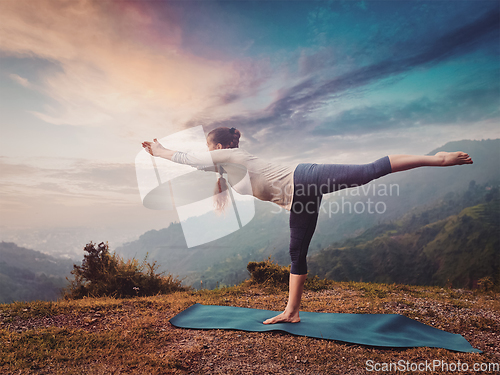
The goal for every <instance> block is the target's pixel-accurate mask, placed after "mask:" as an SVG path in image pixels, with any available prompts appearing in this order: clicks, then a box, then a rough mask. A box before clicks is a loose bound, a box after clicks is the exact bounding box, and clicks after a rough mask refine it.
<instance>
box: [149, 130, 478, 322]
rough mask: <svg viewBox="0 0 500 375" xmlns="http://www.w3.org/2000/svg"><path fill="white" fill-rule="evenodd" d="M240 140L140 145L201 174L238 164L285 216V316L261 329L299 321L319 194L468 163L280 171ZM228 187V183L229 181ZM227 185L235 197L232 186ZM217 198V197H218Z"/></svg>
mask: <svg viewBox="0 0 500 375" xmlns="http://www.w3.org/2000/svg"><path fill="white" fill-rule="evenodd" d="M240 136H241V134H240V132H239V131H238V130H236V129H235V128H231V129H229V128H226V127H220V128H216V129H214V130H212V131H211V132H210V133H209V134H208V136H207V146H208V150H209V152H208V153H207V152H205V153H184V152H178V151H174V150H168V149H166V148H164V147H163V146H162V145H161V144H160V143H159V142H158V140H157V139H154V141H153V142H143V143H142V146H143V147H144V148H145V150H146V151H147V152H149V153H150V154H151V155H153V156H158V157H162V158H166V159H169V160H172V161H174V162H177V163H182V164H189V165H191V166H194V167H197V168H200V169H206V168H207V167H209V164H211V167H212V169H211V170H216V171H217V167H216V168H215V169H214V168H213V166H214V165H215V166H219V167H221V166H222V167H224V165H226V164H228V165H230V164H238V165H243V166H244V167H245V168H246V169H247V171H248V174H249V177H250V183H251V194H252V195H253V196H255V197H256V198H258V199H261V200H264V201H270V202H274V203H276V204H278V205H280V206H281V207H283V208H285V209H287V210H289V211H290V257H291V271H290V284H289V296H288V304H287V306H286V308H285V311H283V312H282V313H281V314H279V315H277V316H275V317H273V318H270V319H267V320H266V321H264V322H263V323H264V324H274V323H281V322H288V323H298V322H300V317H299V308H300V300H301V297H302V291H303V288H304V282H305V280H306V278H307V264H306V256H307V250H308V248H309V243H310V242H311V238H312V236H313V234H314V230H315V228H316V222H317V219H318V213H319V209H320V204H321V198H322V196H323V194H327V193H331V192H334V191H337V190H340V189H345V188H348V187H356V186H361V185H363V184H366V183H368V182H370V181H372V180H374V179H376V178H379V177H382V176H385V175H387V174H389V173H394V172H400V171H405V170H408V169H413V168H418V167H424V166H430V167H446V166H452V165H461V164H472V159H471V158H470V156H469V155H468V154H466V153H464V152H460V151H459V152H438V153H437V154H436V155H432V156H430V155H426V156H416V155H389V156H385V157H383V158H381V159H378V160H376V161H375V162H373V163H369V164H362V165H354V164H298V165H296V166H293V167H284V166H280V165H277V164H274V163H268V162H265V161H263V160H261V159H259V158H257V157H255V156H253V155H251V154H249V153H247V152H245V151H243V150H241V149H239V148H238V144H239V139H240ZM221 182H222V183H221ZM229 182H230V183H231V179H230V181H229ZM231 185H232V186H233V188H234V189H235V190H236V191H238V192H240V191H239V190H238V188H237V187H236V186H235V185H233V184H231ZM217 187H218V192H219V193H220V192H222V191H224V190H225V180H223V179H219V181H218V184H217ZM243 190H244V189H243ZM247 190H248V189H247ZM216 192H217V191H216ZM242 193H245V192H242ZM247 193H248V192H247ZM217 195H218V196H220V194H217ZM221 206H223V204H220V202H219V207H221Z"/></svg>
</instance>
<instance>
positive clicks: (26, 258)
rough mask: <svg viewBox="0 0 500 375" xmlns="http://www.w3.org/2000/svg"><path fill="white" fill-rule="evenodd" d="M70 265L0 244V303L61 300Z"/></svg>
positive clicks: (69, 263) (8, 243)
mask: <svg viewBox="0 0 500 375" xmlns="http://www.w3.org/2000/svg"><path fill="white" fill-rule="evenodd" d="M72 269H73V262H72V261H70V260H67V259H61V258H55V257H51V256H49V255H46V254H43V253H41V252H39V251H35V250H30V249H26V248H23V247H19V246H17V245H16V244H14V243H11V242H0V303H10V302H13V301H32V300H37V299H38V300H46V301H51V300H52V301H54V300H57V299H58V298H59V297H60V289H61V288H63V287H65V286H66V284H67V281H66V277H67V276H70V271H71V270H72Z"/></svg>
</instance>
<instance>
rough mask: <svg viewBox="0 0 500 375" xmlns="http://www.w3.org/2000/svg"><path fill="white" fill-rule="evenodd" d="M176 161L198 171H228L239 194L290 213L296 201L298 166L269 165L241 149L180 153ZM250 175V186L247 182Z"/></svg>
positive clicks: (176, 154) (177, 154) (173, 159)
mask: <svg viewBox="0 0 500 375" xmlns="http://www.w3.org/2000/svg"><path fill="white" fill-rule="evenodd" d="M172 161H173V162H176V163H180V164H187V165H190V166H192V167H195V168H197V169H202V170H206V171H214V172H217V171H218V172H227V177H228V182H229V184H230V185H231V186H232V188H233V189H234V190H236V192H238V193H239V194H243V195H253V196H254V197H255V198H257V199H260V200H263V201H268V202H273V203H276V204H277V205H279V206H280V207H282V208H284V209H286V210H289V211H290V209H291V206H292V200H293V189H294V185H293V173H294V171H295V167H296V166H282V165H277V164H274V163H269V162H266V161H264V160H262V159H259V158H257V157H256V156H253V155H251V154H250V153H248V152H246V151H244V150H242V149H239V148H227V149H222V150H214V151H205V152H196V153H192V152H189V153H186V152H181V151H177V152H176V153H174V155H173V156H172ZM246 172H248V175H249V177H250V185H251V186H248V183H245V181H248V179H245V178H244V176H245V175H246Z"/></svg>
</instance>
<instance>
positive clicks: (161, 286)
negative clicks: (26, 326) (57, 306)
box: [64, 242, 186, 299]
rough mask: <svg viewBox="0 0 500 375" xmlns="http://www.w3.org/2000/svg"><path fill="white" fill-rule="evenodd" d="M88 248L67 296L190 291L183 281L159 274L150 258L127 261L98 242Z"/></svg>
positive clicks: (65, 292) (67, 290)
mask: <svg viewBox="0 0 500 375" xmlns="http://www.w3.org/2000/svg"><path fill="white" fill-rule="evenodd" d="M84 251H85V252H86V253H87V254H85V255H84V257H83V261H82V265H81V266H77V265H73V270H72V271H71V274H73V275H74V276H75V278H74V280H70V285H69V287H68V288H67V289H66V290H65V291H64V297H65V298H67V299H77V298H83V297H85V296H91V297H102V296H111V297H118V298H124V297H132V296H151V295H156V294H166V293H171V292H175V291H179V290H186V288H185V287H183V286H182V285H181V280H179V279H177V278H174V277H172V276H171V275H168V276H163V273H156V270H157V268H158V266H157V265H156V262H154V263H153V264H150V263H148V262H146V259H144V261H143V262H142V263H139V261H138V260H136V259H131V260H127V261H125V260H123V258H121V257H120V256H118V255H117V254H115V253H113V254H110V253H109V246H108V244H107V243H106V244H104V243H103V242H101V243H100V244H98V245H96V244H93V243H92V242H90V243H89V244H87V245H86V246H85V248H84ZM146 258H147V257H146Z"/></svg>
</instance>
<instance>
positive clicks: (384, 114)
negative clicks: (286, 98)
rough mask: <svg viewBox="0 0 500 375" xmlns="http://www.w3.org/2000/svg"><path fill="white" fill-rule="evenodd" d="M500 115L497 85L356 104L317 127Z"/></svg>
mask: <svg viewBox="0 0 500 375" xmlns="http://www.w3.org/2000/svg"><path fill="white" fill-rule="evenodd" d="M498 116H500V90H499V87H498V86H496V87H486V88H475V89H462V90H460V89H458V88H453V90H450V91H449V92H447V93H446V94H445V95H443V96H442V97H440V98H437V99H434V100H430V99H429V98H428V97H425V96H424V97H421V98H419V99H416V100H412V101H410V102H406V103H398V102H391V103H390V104H383V105H377V106H375V105H372V106H358V107H354V108H351V109H348V110H345V111H342V112H341V113H339V114H338V115H336V116H334V117H330V118H325V119H324V122H323V123H322V124H321V125H320V126H318V127H316V128H315V129H314V131H313V134H316V135H318V136H329V135H353V134H358V135H360V134H370V133H374V132H379V131H385V130H390V129H396V128H397V129H403V128H412V127H419V126H422V125H430V124H432V125H456V124H470V123H474V122H479V121H484V120H488V119H492V118H497V117H498Z"/></svg>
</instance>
